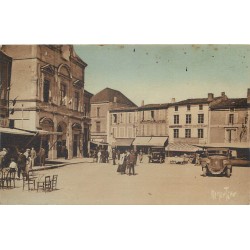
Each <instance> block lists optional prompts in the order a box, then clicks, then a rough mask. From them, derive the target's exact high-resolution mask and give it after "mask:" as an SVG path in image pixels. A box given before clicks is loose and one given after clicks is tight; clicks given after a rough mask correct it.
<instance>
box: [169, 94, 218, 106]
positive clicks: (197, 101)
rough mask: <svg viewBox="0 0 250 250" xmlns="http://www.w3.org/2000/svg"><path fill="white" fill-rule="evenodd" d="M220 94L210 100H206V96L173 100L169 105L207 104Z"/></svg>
mask: <svg viewBox="0 0 250 250" xmlns="http://www.w3.org/2000/svg"><path fill="white" fill-rule="evenodd" d="M220 98H221V96H219V97H214V98H213V99H212V100H211V101H208V98H193V99H186V100H183V101H180V102H175V103H171V104H170V105H171V106H176V105H191V104H209V103H211V102H213V101H216V100H218V99H220Z"/></svg>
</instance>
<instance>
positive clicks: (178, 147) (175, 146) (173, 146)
mask: <svg viewBox="0 0 250 250" xmlns="http://www.w3.org/2000/svg"><path fill="white" fill-rule="evenodd" d="M198 150H200V148H198V147H196V146H193V145H191V144H187V143H169V144H168V146H167V147H166V151H178V152H196V151H198Z"/></svg>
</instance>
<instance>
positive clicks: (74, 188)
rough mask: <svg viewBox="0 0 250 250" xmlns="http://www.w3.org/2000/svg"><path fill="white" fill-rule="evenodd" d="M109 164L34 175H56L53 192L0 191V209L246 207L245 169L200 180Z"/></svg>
mask: <svg viewBox="0 0 250 250" xmlns="http://www.w3.org/2000/svg"><path fill="white" fill-rule="evenodd" d="M116 169H117V166H113V165H112V163H109V164H107V163H101V164H97V163H91V162H84V163H82V162H78V163H77V162H75V163H74V164H72V165H66V166H64V167H61V168H55V169H45V170H43V171H36V174H38V175H39V176H45V175H51V176H52V175H53V174H58V190H55V191H52V192H46V193H45V192H43V191H41V190H39V192H37V191H36V190H35V191H27V188H26V187H25V190H24V191H23V190H22V181H21V180H19V181H16V188H14V189H9V190H6V189H5V190H1V189H0V204H110V205H113V204H149V205H151V204H152V205H155V204H159V205H160V204H249V201H250V168H243V167H235V168H234V169H233V174H232V176H231V178H226V177H203V176H201V167H199V166H194V165H193V164H185V165H177V164H169V163H164V164H156V163H155V164H153V163H151V164H149V163H141V164H138V165H137V166H136V175H135V176H128V175H120V174H118V173H117V172H116Z"/></svg>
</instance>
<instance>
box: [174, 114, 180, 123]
mask: <svg viewBox="0 0 250 250" xmlns="http://www.w3.org/2000/svg"><path fill="white" fill-rule="evenodd" d="M174 124H179V115H174Z"/></svg>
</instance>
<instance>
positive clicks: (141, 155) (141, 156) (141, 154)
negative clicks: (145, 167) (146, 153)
mask: <svg viewBox="0 0 250 250" xmlns="http://www.w3.org/2000/svg"><path fill="white" fill-rule="evenodd" d="M142 160H143V153H142V150H140V152H139V161H140V163H142Z"/></svg>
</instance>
